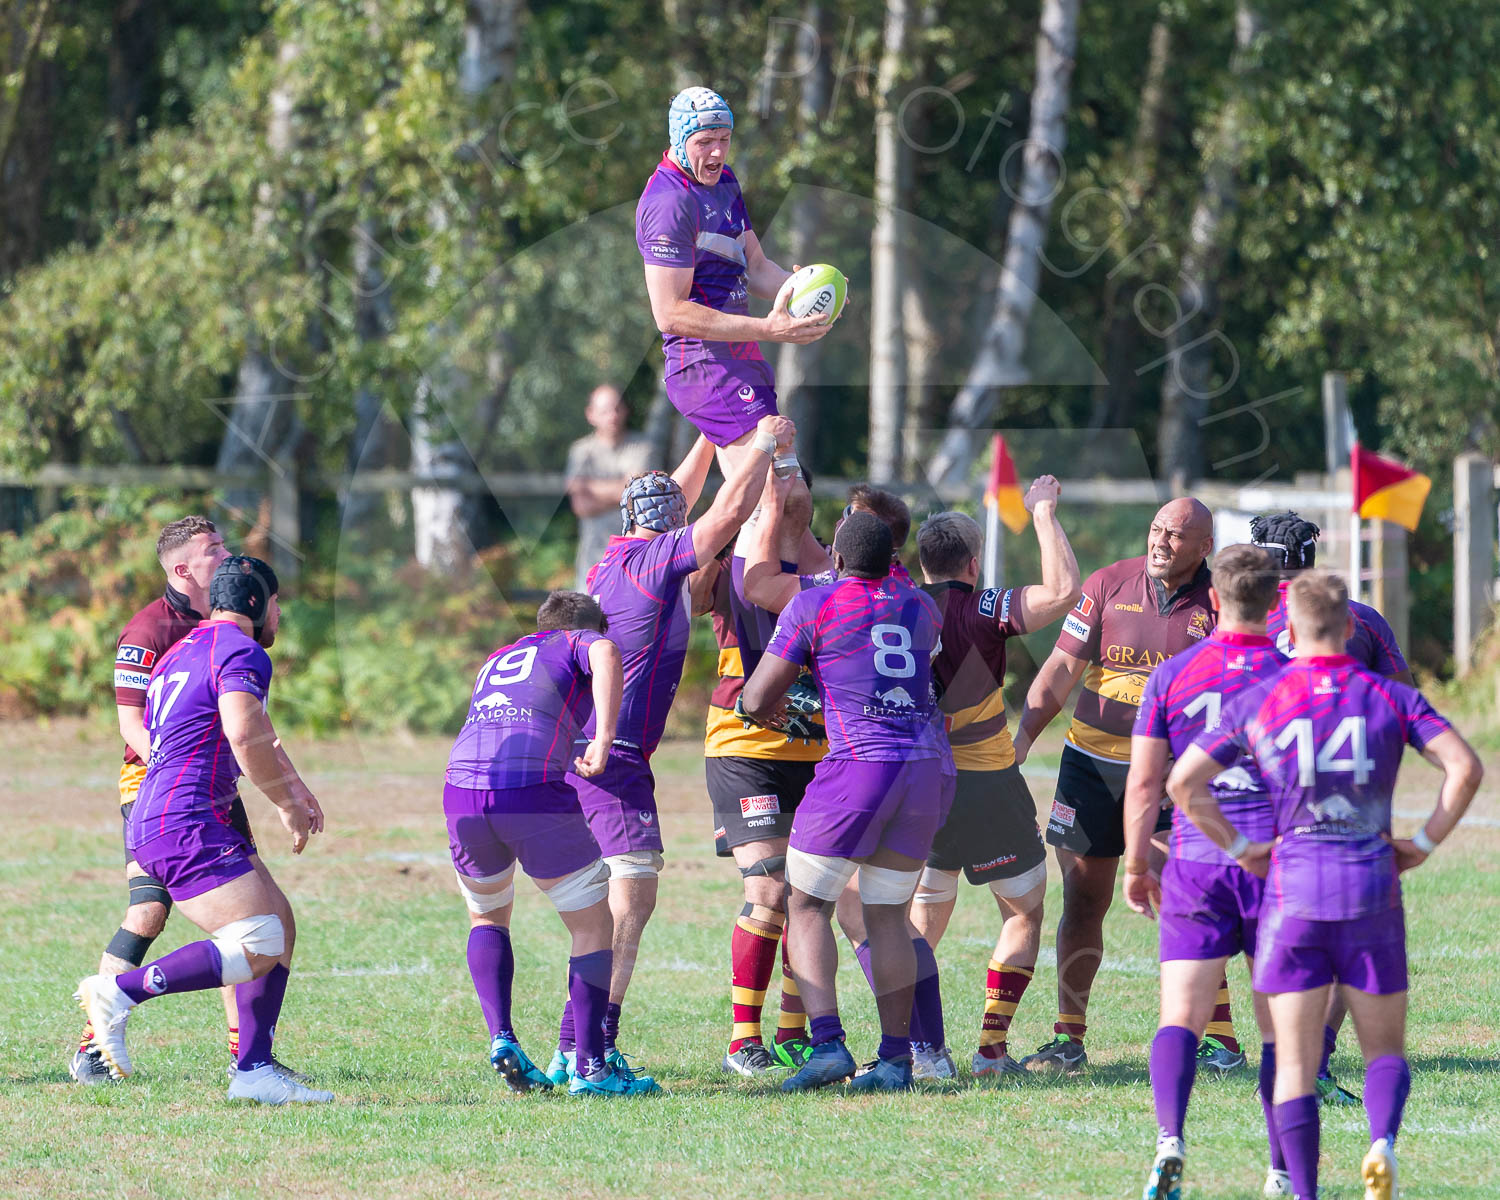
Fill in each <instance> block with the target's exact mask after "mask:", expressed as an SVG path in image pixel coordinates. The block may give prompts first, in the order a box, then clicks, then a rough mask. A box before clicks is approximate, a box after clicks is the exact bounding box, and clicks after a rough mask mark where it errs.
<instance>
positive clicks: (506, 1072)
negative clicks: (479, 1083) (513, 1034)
mask: <svg viewBox="0 0 1500 1200" xmlns="http://www.w3.org/2000/svg"><path fill="white" fill-rule="evenodd" d="M490 1065H491V1066H492V1067H494V1068H495V1070H496V1072H497V1073H498V1074H499V1076H500V1078H501V1079H503V1080H505V1085H506V1086H507V1087H508V1088H510V1090H511V1091H513V1092H529V1091H531V1090H532V1089H533V1088H539V1089H540V1090H542V1091H544V1092H550V1091H551V1090H552V1080H551V1079H549V1078H548V1077H547V1076H546V1075H544V1074H542V1072H541V1071H539V1070H537V1067H536V1064H535V1063H534V1062H532V1061H531V1059H529V1058H527V1057H526V1051H524V1050H522V1049H521V1047H520V1046H518V1045H516V1043H515V1042H513V1041H511V1040H510V1039H509V1038H507V1037H499V1036H496V1037H495V1038H494V1039H493V1040H492V1041H491V1042H490Z"/></svg>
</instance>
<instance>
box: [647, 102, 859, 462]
mask: <svg viewBox="0 0 1500 1200" xmlns="http://www.w3.org/2000/svg"><path fill="white" fill-rule="evenodd" d="M733 130H734V114H733V113H732V112H730V111H729V105H728V104H727V103H726V102H725V100H724V98H723V97H722V96H720V95H719V94H718V93H717V92H715V91H712V90H710V89H709V88H705V87H691V88H686V89H684V90H683V91H681V92H679V93H678V94H677V95H676V96H675V97H673V99H672V105H671V108H670V109H669V110H668V113H667V133H668V137H669V139H670V141H671V146H670V147H669V148H668V150H667V152H666V153H665V154H663V155H662V159H661V162H660V163H658V164H657V167H656V170H655V172H654V173H653V174H652V176H651V178H650V180H649V181H648V182H647V184H646V189H645V191H643V192H642V193H641V199H640V203H639V204H638V205H637V206H636V210H635V240H636V245H637V246H638V247H639V248H640V251H641V257H642V258H644V259H645V261H646V291H647V294H648V295H649V296H650V298H651V315H652V316H653V317H654V318H655V320H656V327H657V328H658V329H660V330H661V334H662V341H663V349H664V351H665V354H666V385H667V398H668V399H669V400H671V402H672V406H673V407H674V408H675V409H677V411H678V412H680V413H681V414H682V415H683V416H685V417H686V418H687V419H688V420H689V421H691V422H692V423H693V425H694V426H696V427H697V429H698V432H700V433H701V434H703V436H704V437H706V438H707V439H708V440H709V441H710V442H712V443H713V444H714V446H716V447H717V448H718V458H719V468H720V470H721V471H722V472H723V474H724V475H725V477H726V478H727V477H728V475H729V471H730V468H731V466H732V464H733V463H734V462H736V461H737V460H738V459H739V458H740V456H741V455H742V454H744V453H745V449H746V447H747V446H748V444H749V442H750V438H751V436H752V435H753V434H754V432H755V425H756V422H757V421H759V420H761V418H763V417H769V416H775V415H776V414H777V408H776V380H775V378H774V376H773V375H772V373H771V364H770V363H768V362H767V361H766V360H765V356H764V355H762V354H761V352H760V343H761V342H763V341H765V342H798V343H806V342H815V341H817V340H818V339H819V338H820V337H822V336H823V335H824V334H825V333H827V332H828V328H829V323H828V320H827V318H826V317H823V316H816V317H814V316H808V317H793V316H792V315H791V314H790V313H788V312H787V301H788V299H789V298H790V294H791V293H790V292H789V291H786V290H785V289H784V288H783V285H784V284H785V283H786V281H787V280H788V279H790V278H791V274H792V273H791V272H790V271H787V270H784V269H783V268H782V267H780V266H778V265H777V264H776V263H774V262H772V261H771V260H770V259H769V258H767V257H766V255H765V251H763V250H762V249H761V246H760V239H759V238H757V237H756V236H755V230H754V229H752V228H751V227H750V217H749V215H748V214H747V213H746V211H745V201H744V197H742V196H741V195H740V185H739V181H738V180H737V179H736V178H735V177H734V172H733V171H731V170H730V169H729V167H728V165H727V162H726V160H727V159H728V157H729V143H730V138H731V136H732V132H733ZM752 295H754V296H758V297H759V298H761V299H763V300H774V301H775V304H774V305H773V306H772V308H771V311H770V313H769V314H767V315H766V316H764V317H753V316H751V315H750V297H751V296H752Z"/></svg>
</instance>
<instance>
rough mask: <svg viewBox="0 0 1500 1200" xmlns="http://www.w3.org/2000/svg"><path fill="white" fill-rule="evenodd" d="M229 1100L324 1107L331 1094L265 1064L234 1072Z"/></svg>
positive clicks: (330, 1098) (230, 1083)
mask: <svg viewBox="0 0 1500 1200" xmlns="http://www.w3.org/2000/svg"><path fill="white" fill-rule="evenodd" d="M96 1028H97V1027H96ZM229 1099H231V1100H253V1101H255V1102H256V1103H257V1104H273V1105H280V1104H327V1103H328V1102H329V1101H330V1100H332V1099H333V1093H332V1092H324V1091H320V1090H319V1089H317V1088H310V1087H304V1086H303V1085H302V1084H300V1083H297V1082H296V1081H295V1080H291V1079H288V1078H287V1077H286V1076H285V1075H278V1074H277V1073H276V1068H275V1067H273V1066H271V1064H270V1063H267V1064H266V1065H265V1066H263V1067H256V1068H255V1070H253V1071H236V1072H235V1073H234V1078H233V1079H231V1080H230V1081H229Z"/></svg>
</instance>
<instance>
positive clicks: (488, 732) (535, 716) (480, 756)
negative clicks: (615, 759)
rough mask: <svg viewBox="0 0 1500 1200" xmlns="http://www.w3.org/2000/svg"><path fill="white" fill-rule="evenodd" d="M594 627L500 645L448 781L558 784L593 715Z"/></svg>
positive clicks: (487, 666)
mask: <svg viewBox="0 0 1500 1200" xmlns="http://www.w3.org/2000/svg"><path fill="white" fill-rule="evenodd" d="M601 639H602V635H601V634H598V633H595V632H594V631H593V630H592V629H566V630H564V629H549V630H547V631H546V632H543V633H529V634H527V635H526V636H525V637H523V638H521V639H520V640H519V641H516V642H513V643H512V644H511V645H509V646H502V647H501V648H500V649H499V650H496V651H495V652H494V653H493V654H491V655H490V656H489V658H487V659H485V663H484V666H483V667H481V668H480V670H479V677H478V678H477V679H476V680H475V681H474V694H473V696H472V697H471V698H470V700H469V715H468V716H467V717H466V718H465V719H464V725H463V728H462V729H460V730H459V732H458V737H457V738H456V739H455V740H454V742H453V749H452V751H451V752H450V753H449V755H448V774H447V779H448V782H449V783H451V784H452V785H453V786H454V787H461V788H472V789H474V790H477V791H486V790H489V791H500V790H503V789H506V788H526V787H533V786H535V785H536V784H539V783H552V782H554V781H560V780H561V779H562V777H563V776H564V775H565V774H567V773H568V771H570V770H571V769H572V766H573V741H574V739H575V738H576V737H577V736H578V730H579V728H580V727H581V726H582V725H583V722H584V721H585V720H586V719H587V718H588V717H590V716H591V715H592V713H593V703H594V695H593V689H592V687H591V686H590V683H589V679H590V677H591V676H592V674H593V671H592V669H591V668H590V666H589V647H591V646H592V645H593V644H594V643H595V642H597V641H600V640H601Z"/></svg>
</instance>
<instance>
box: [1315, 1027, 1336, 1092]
mask: <svg viewBox="0 0 1500 1200" xmlns="http://www.w3.org/2000/svg"><path fill="white" fill-rule="evenodd" d="M1338 1044H1339V1031H1338V1030H1337V1029H1335V1028H1334V1027H1333V1026H1332V1025H1325V1026H1323V1058H1322V1060H1321V1061H1320V1062H1319V1063H1318V1078H1319V1079H1327V1078H1328V1077H1329V1075H1328V1063H1329V1060H1330V1059H1332V1058H1333V1050H1334V1047H1335V1046H1337V1045H1338Z"/></svg>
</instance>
